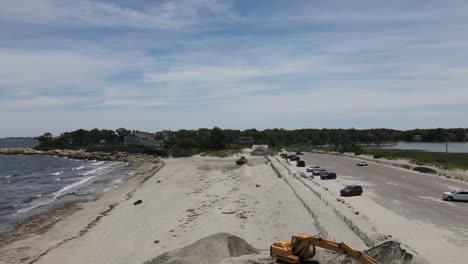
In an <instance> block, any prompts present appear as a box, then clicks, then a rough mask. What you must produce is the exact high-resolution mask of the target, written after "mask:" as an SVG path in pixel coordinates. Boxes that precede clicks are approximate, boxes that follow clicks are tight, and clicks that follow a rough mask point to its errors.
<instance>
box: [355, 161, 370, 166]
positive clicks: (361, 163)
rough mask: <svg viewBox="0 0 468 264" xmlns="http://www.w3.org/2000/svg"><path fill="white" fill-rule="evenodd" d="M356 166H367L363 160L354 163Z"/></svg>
mask: <svg viewBox="0 0 468 264" xmlns="http://www.w3.org/2000/svg"><path fill="white" fill-rule="evenodd" d="M356 165H357V166H367V162H365V161H359V162H358V163H356Z"/></svg>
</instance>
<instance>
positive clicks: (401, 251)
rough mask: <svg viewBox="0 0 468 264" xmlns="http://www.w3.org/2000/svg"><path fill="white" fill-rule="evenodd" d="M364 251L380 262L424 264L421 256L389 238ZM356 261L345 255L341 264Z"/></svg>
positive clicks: (381, 263)
mask: <svg viewBox="0 0 468 264" xmlns="http://www.w3.org/2000/svg"><path fill="white" fill-rule="evenodd" d="M365 253H366V254H367V255H369V256H371V257H373V258H374V259H376V260H377V261H378V262H379V263H380V264H426V263H428V262H427V261H426V260H424V259H423V258H421V257H420V256H419V255H418V254H417V253H416V252H415V251H414V250H412V249H410V248H408V247H407V246H405V245H404V244H401V243H399V242H398V241H394V240H389V241H385V242H383V243H382V244H379V245H377V246H374V247H371V248H369V249H367V250H365ZM348 263H358V262H357V261H355V260H352V259H351V258H350V257H346V258H345V259H344V260H343V261H342V262H341V264H348Z"/></svg>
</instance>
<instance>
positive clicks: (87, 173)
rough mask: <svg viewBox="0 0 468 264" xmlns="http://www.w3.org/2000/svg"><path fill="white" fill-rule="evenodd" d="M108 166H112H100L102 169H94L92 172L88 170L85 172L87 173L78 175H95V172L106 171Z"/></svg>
mask: <svg viewBox="0 0 468 264" xmlns="http://www.w3.org/2000/svg"><path fill="white" fill-rule="evenodd" d="M110 166H112V164H109V165H107V166H102V167H99V168H96V169H93V170H89V171H87V172H83V173H80V175H82V176H87V175H90V174H94V173H97V172H99V171H102V170H104V169H107V168H109V167H110ZM107 172H108V171H106V173H107Z"/></svg>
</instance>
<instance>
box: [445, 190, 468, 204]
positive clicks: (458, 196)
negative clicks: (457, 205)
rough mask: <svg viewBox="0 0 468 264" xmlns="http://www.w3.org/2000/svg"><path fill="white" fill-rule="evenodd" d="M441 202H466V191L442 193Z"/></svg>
mask: <svg viewBox="0 0 468 264" xmlns="http://www.w3.org/2000/svg"><path fill="white" fill-rule="evenodd" d="M442 200H447V201H468V190H460V191H452V192H444V194H443V195H442Z"/></svg>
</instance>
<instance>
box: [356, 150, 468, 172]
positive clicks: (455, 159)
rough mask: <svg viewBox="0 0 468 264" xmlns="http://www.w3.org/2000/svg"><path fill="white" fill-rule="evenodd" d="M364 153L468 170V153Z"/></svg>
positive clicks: (390, 151) (383, 151)
mask: <svg viewBox="0 0 468 264" xmlns="http://www.w3.org/2000/svg"><path fill="white" fill-rule="evenodd" d="M364 154H367V155H372V156H373V157H374V158H377V157H379V158H385V159H392V158H393V159H407V160H410V161H411V162H412V163H414V164H417V165H436V166H438V167H440V168H447V169H463V170H468V153H445V152H425V151H417V150H397V149H394V150H393V153H392V150H388V149H367V150H365V151H364Z"/></svg>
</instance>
